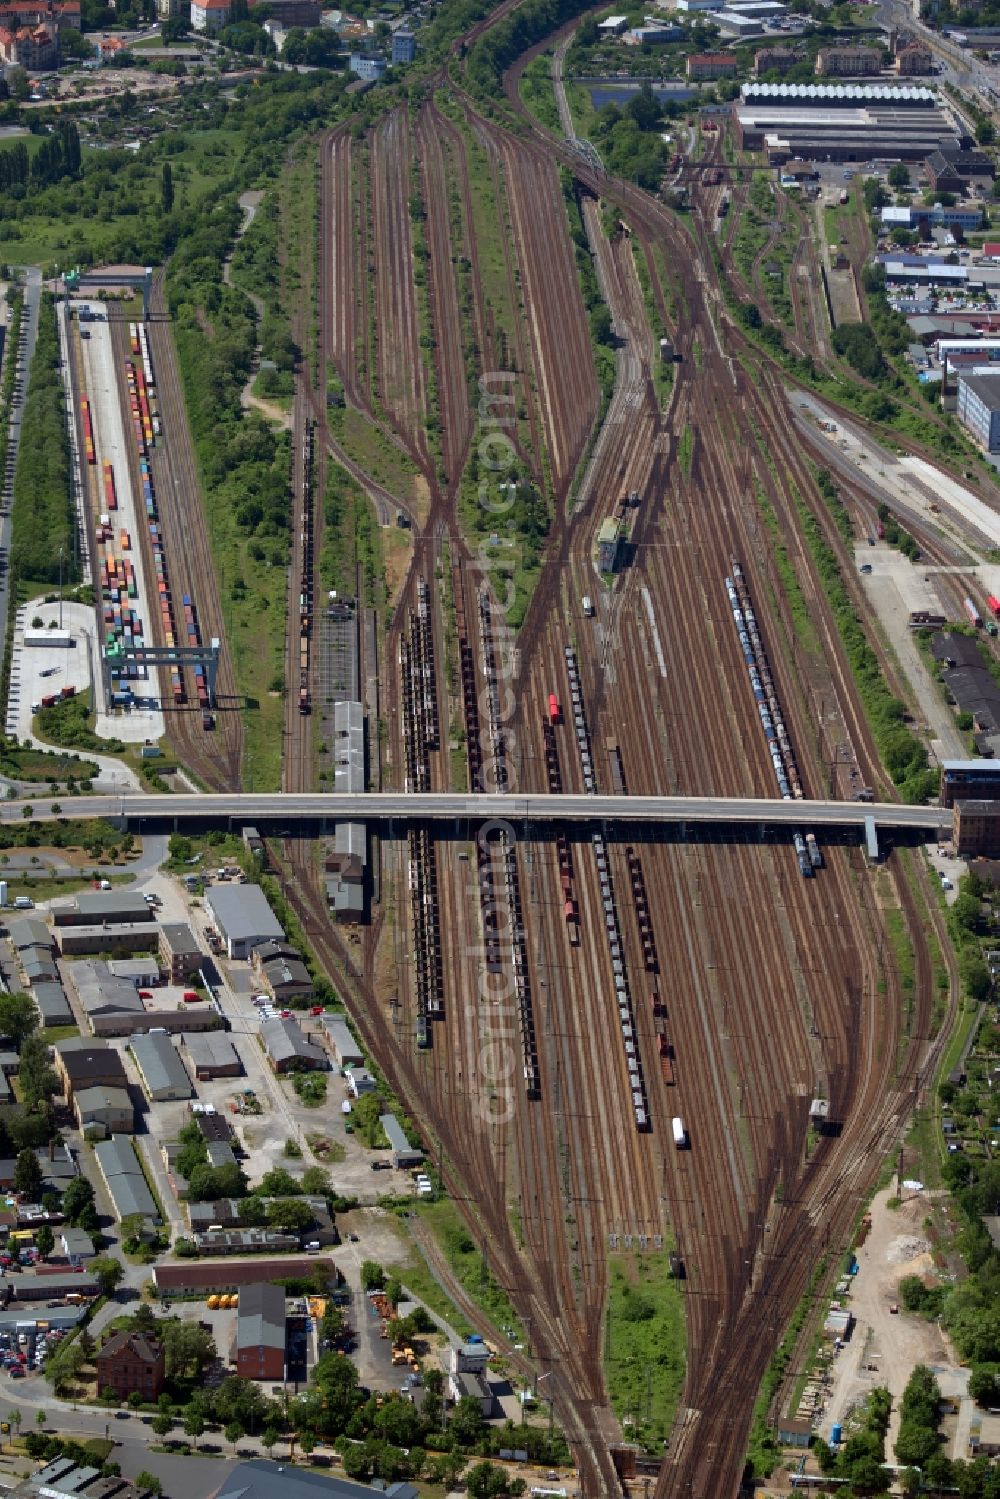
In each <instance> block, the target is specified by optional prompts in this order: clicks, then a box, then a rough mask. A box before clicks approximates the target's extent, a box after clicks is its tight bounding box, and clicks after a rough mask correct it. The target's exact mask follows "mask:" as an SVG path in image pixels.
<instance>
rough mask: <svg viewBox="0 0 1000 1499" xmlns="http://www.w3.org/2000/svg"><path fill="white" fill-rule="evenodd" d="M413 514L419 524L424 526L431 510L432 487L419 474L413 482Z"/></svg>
mask: <svg viewBox="0 0 1000 1499" xmlns="http://www.w3.org/2000/svg"><path fill="white" fill-rule="evenodd" d="M413 494H414V500H413V513H414V515H415V516H416V519H417V524H418V525H421V526H422V525H423V524H424V522H425V521H426V519H427V517H428V515H429V514H430V510H431V487H430V485H429V484H428V482H427V480H426V479H425V478H424V476H423V474H418V475H417V476H416V477H415V478H414V480H413Z"/></svg>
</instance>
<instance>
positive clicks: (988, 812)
mask: <svg viewBox="0 0 1000 1499" xmlns="http://www.w3.org/2000/svg"><path fill="white" fill-rule="evenodd" d="M955 852H956V853H957V854H958V855H959V857H960V858H962V859H966V858H970V857H975V856H976V855H978V854H982V855H985V856H986V857H987V858H995V857H996V856H997V854H1000V801H967V802H956V804H955Z"/></svg>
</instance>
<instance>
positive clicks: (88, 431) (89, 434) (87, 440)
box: [80, 396, 97, 463]
mask: <svg viewBox="0 0 1000 1499" xmlns="http://www.w3.org/2000/svg"><path fill="white" fill-rule="evenodd" d="M80 415H81V417H82V418H83V449H84V454H85V456H86V459H87V462H88V463H96V462H97V455H96V453H95V452H94V426H93V422H92V421H91V417H90V402H89V401H88V400H87V397H86V396H84V397H83V399H82V400H81V401H80Z"/></svg>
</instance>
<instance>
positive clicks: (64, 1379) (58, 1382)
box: [45, 1338, 87, 1395]
mask: <svg viewBox="0 0 1000 1499" xmlns="http://www.w3.org/2000/svg"><path fill="white" fill-rule="evenodd" d="M86 1361H87V1354H85V1352H84V1350H83V1348H82V1347H81V1345H80V1339H79V1338H77V1339H76V1340H75V1341H74V1342H72V1343H70V1344H69V1345H68V1347H65V1348H62V1347H61V1348H59V1350H58V1351H57V1352H56V1353H54V1354H53V1355H52V1357H51V1358H48V1359H46V1360H45V1378H46V1379H50V1380H51V1381H52V1389H53V1391H54V1392H55V1394H57V1395H65V1394H68V1392H69V1390H70V1389H71V1388H72V1386H73V1385H74V1384H75V1383H76V1380H77V1379H78V1377H79V1375H80V1371H81V1370H82V1368H83V1366H84V1364H85V1363H86Z"/></svg>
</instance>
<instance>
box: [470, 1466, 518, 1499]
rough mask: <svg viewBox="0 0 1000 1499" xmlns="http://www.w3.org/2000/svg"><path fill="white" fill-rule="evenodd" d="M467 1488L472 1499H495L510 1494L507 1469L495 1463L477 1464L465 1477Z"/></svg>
mask: <svg viewBox="0 0 1000 1499" xmlns="http://www.w3.org/2000/svg"><path fill="white" fill-rule="evenodd" d="M465 1486H466V1488H467V1490H468V1491H469V1493H470V1494H471V1495H472V1499H494V1496H497V1495H500V1494H509V1493H510V1486H509V1483H508V1479H507V1472H506V1469H504V1468H498V1467H497V1465H496V1464H495V1463H476V1465H475V1467H474V1468H471V1469H470V1470H469V1472H468V1473H467V1474H466V1476H465Z"/></svg>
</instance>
